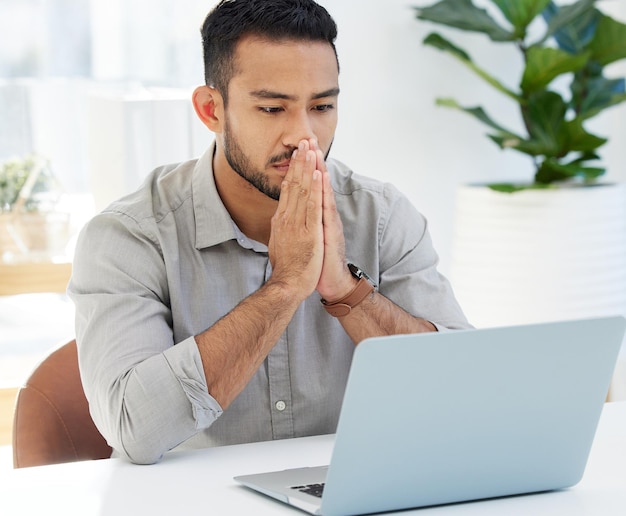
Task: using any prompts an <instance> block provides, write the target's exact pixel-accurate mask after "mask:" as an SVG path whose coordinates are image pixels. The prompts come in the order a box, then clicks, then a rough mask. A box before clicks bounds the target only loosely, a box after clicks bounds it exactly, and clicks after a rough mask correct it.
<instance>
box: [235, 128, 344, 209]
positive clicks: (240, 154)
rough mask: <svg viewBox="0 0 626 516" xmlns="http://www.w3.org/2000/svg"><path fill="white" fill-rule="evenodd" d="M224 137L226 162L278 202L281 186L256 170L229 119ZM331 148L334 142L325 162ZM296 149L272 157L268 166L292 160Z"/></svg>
mask: <svg viewBox="0 0 626 516" xmlns="http://www.w3.org/2000/svg"><path fill="white" fill-rule="evenodd" d="M223 137H224V156H225V157H226V161H227V162H228V164H229V165H230V168H232V169H233V170H234V171H235V172H236V173H237V174H239V175H240V176H241V177H242V178H243V179H245V180H246V181H247V182H248V183H250V184H251V185H252V186H254V187H255V188H256V189H257V190H258V191H259V192H261V193H262V194H264V195H267V196H268V197H269V198H270V199H274V200H275V201H277V200H278V199H279V198H280V185H279V186H275V185H272V184H271V183H270V181H269V178H268V177H267V174H266V173H265V172H263V171H261V170H255V169H254V165H252V162H251V161H250V159H249V158H248V156H246V154H245V153H244V151H243V149H242V148H241V145H239V141H238V140H237V138H236V137H235V135H234V133H233V132H232V131H231V130H230V124H229V123H228V118H226V121H225V123H224V135H223ZM330 147H332V142H331V145H330V146H329V147H328V151H327V152H326V154H325V155H324V160H326V158H328V154H329V153H330ZM296 148H297V147H294V148H293V149H291V150H289V151H286V152H284V153H283V154H281V155H280V156H273V157H271V158H270V159H269V161H268V162H267V166H270V165H273V164H274V163H280V162H281V161H285V160H288V159H290V158H291V156H292V154H293V151H294V150H295V149H296Z"/></svg>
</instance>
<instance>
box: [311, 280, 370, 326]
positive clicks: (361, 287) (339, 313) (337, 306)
mask: <svg viewBox="0 0 626 516" xmlns="http://www.w3.org/2000/svg"><path fill="white" fill-rule="evenodd" d="M373 291H374V285H372V284H371V283H370V282H369V281H367V279H365V278H361V279H360V280H359V282H358V283H357V284H356V287H354V288H353V289H352V291H351V292H350V293H349V294H348V295H346V296H344V297H342V298H341V299H339V300H338V301H335V302H334V303H329V302H328V301H326V300H325V299H322V305H324V308H325V309H326V311H327V312H328V313H329V314H330V315H332V316H333V317H344V316H346V315H348V314H349V313H350V312H351V311H352V309H353V308H354V307H355V306H357V305H358V304H359V303H360V302H361V301H363V300H364V299H365V298H366V297H367V296H369V295H370V294H371V293H372V292H373Z"/></svg>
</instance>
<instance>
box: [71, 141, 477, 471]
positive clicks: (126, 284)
mask: <svg viewBox="0 0 626 516" xmlns="http://www.w3.org/2000/svg"><path fill="white" fill-rule="evenodd" d="M213 152H214V148H213V147H212V148H211V149H209V150H208V151H207V153H205V154H204V155H203V156H202V157H201V158H200V159H199V160H194V161H189V162H186V163H182V164H179V165H172V166H166V167H162V168H159V169H157V170H155V171H154V172H153V173H152V174H151V175H150V176H149V177H148V178H147V179H146V181H145V182H144V184H143V186H142V187H141V188H140V189H139V190H138V191H137V192H135V193H133V194H131V195H129V196H127V197H125V198H123V199H121V200H119V201H117V202H115V203H113V204H112V205H111V206H109V207H108V208H107V209H106V210H105V211H104V212H102V213H101V214H99V215H97V216H96V217H94V218H93V219H92V220H91V221H90V222H89V223H88V224H87V225H86V226H85V228H84V229H83V231H82V233H81V235H80V238H79V240H78V245H77V249H76V254H75V258H74V268H73V276H72V280H71V282H70V285H69V289H68V293H69V295H70V297H71V298H72V300H73V301H74V303H75V305H76V336H77V342H78V347H79V361H80V368H81V374H82V379H83V384H84V388H85V393H86V395H87V398H88V399H89V403H90V408H91V412H92V416H93V419H94V421H95V422H96V425H97V426H98V428H99V429H100V431H101V432H102V434H103V435H104V436H105V437H106V438H107V440H108V442H109V444H110V445H111V446H112V447H113V448H114V450H115V454H116V455H123V456H127V457H128V458H130V459H131V460H132V461H135V462H146V463H149V462H154V461H157V460H158V459H159V458H160V457H161V455H162V454H163V453H164V452H165V451H167V450H170V449H172V448H175V447H177V446H178V447H181V448H190V447H196V448H197V447H206V446H215V445H224V444H234V443H242V442H252V441H260V440H270V439H283V438H290V437H299V436H306V435H314V434H323V433H332V432H334V431H335V427H336V424H337V420H338V416H339V410H340V406H341V401H342V398H343V393H344V388H345V384H346V380H347V375H348V371H349V368H350V362H351V359H352V354H353V351H354V343H353V342H352V341H351V340H350V338H349V337H348V335H347V334H346V333H345V331H344V330H343V328H342V326H341V324H340V323H339V321H338V320H337V319H335V318H333V317H331V316H330V315H328V314H327V313H326V311H325V310H324V309H323V307H322V305H321V303H320V299H319V295H318V294H317V293H313V294H312V295H311V296H310V297H309V298H308V299H306V300H305V301H304V302H303V303H302V305H301V306H300V307H299V309H298V310H297V312H296V313H295V315H294V317H293V319H292V320H291V322H290V323H289V326H288V327H287V329H286V331H285V332H284V334H283V335H282V336H281V337H280V339H279V341H278V342H277V343H276V345H275V346H274V348H273V349H272V351H271V352H270V354H269V356H268V357H267V359H266V360H265V362H264V363H263V365H262V366H261V367H260V368H259V370H258V371H257V372H256V374H255V376H254V377H253V378H252V380H251V381H250V383H249V384H248V385H247V387H246V388H245V389H244V391H243V392H242V393H241V394H240V395H239V396H238V397H237V398H236V400H235V401H234V402H233V403H232V404H231V405H230V406H229V408H228V410H226V411H222V409H221V407H220V406H219V404H218V403H217V402H216V401H215V400H214V399H213V398H212V397H211V395H210V393H209V392H208V390H207V383H206V379H205V377H204V372H203V368H202V362H201V359H200V355H199V351H198V348H197V345H196V342H195V339H194V335H197V334H199V333H201V332H203V331H204V330H206V329H207V328H209V327H211V326H212V325H213V324H214V323H215V322H216V321H218V320H219V319H220V318H221V317H223V316H224V315H226V314H227V313H228V312H229V311H230V310H232V309H233V308H234V307H235V306H236V305H237V304H238V303H239V302H241V301H242V300H243V299H244V298H246V297H247V296H249V295H250V294H252V293H253V292H255V291H256V290H258V289H259V287H261V285H263V284H264V283H265V282H266V281H267V279H268V278H269V277H270V276H271V274H272V268H271V265H270V262H269V259H268V253H267V247H266V246H265V245H263V244H261V243H259V242H255V241H253V240H250V239H249V238H247V237H246V236H245V235H244V234H243V233H241V231H239V229H238V228H237V227H236V225H235V224H234V222H233V220H232V219H231V217H230V216H229V214H228V212H227V211H226V209H225V207H224V205H223V204H222V202H221V199H220V197H219V195H218V192H217V189H216V186H215V182H214V178H213V169H212V157H213ZM328 168H329V171H330V174H331V177H332V183H333V188H334V190H335V196H336V202H337V208H338V210H339V213H340V215H341V218H342V221H343V225H344V232H345V240H346V254H347V258H348V260H349V261H351V262H353V263H355V264H357V265H358V266H359V267H360V268H362V269H363V270H364V271H366V272H367V273H368V274H369V275H370V276H371V277H372V278H374V279H375V281H377V283H378V285H379V290H380V292H381V294H383V295H384V296H386V297H388V298H389V299H391V300H392V301H393V302H395V303H396V304H398V305H399V306H401V307H403V308H404V309H405V310H407V311H408V312H410V313H411V314H413V315H415V316H419V317H422V318H424V319H427V320H429V321H431V322H433V323H434V324H435V325H436V326H437V327H438V328H439V329H446V328H449V329H454V328H466V327H468V326H469V325H468V323H467V321H466V319H465V317H464V315H463V313H462V311H461V309H460V308H459V306H458V304H457V302H456V300H455V298H454V296H453V293H452V291H451V288H450V286H449V284H448V282H447V280H446V279H445V278H443V277H442V276H441V275H440V274H439V273H438V272H437V270H436V265H437V255H436V253H435V251H434V250H433V247H432V244H431V240H430V237H429V235H428V232H427V227H426V221H425V219H424V218H423V217H422V216H421V215H420V214H419V213H418V212H417V211H416V210H415V208H414V207H413V206H412V205H411V203H410V202H409V201H408V200H407V199H406V197H404V196H403V195H402V194H400V193H399V192H398V190H397V189H395V188H394V187H393V186H391V185H389V184H383V183H380V182H378V181H375V180H372V179H368V178H365V177H362V176H358V175H356V174H353V173H352V172H351V171H350V170H349V169H348V168H347V167H346V166H344V165H342V164H340V163H339V162H337V161H334V160H332V159H330V160H328ZM268 310H271V307H268ZM372 417H384V416H381V415H380V413H378V412H377V409H376V407H372Z"/></svg>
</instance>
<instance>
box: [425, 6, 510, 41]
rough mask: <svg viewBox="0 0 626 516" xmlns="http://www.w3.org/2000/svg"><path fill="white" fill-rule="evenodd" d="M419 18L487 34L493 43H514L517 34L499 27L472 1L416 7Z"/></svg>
mask: <svg viewBox="0 0 626 516" xmlns="http://www.w3.org/2000/svg"><path fill="white" fill-rule="evenodd" d="M414 9H415V10H416V11H417V18H419V19H420V20H426V21H430V22H433V23H438V24H440V25H446V26H448V27H454V28H455V29H461V30H466V31H471V32H480V33H482V34H486V35H487V36H489V38H491V39H492V40H493V41H514V40H515V34H513V33H512V32H509V31H507V30H506V29H504V28H502V27H501V26H500V25H498V24H497V23H496V22H495V21H494V19H493V18H492V17H491V16H489V14H488V13H487V11H486V10H485V9H479V8H478V7H476V6H475V5H474V4H473V3H472V1H471V0H441V1H440V2H437V3H436V4H433V5H431V6H429V7H415V8H414Z"/></svg>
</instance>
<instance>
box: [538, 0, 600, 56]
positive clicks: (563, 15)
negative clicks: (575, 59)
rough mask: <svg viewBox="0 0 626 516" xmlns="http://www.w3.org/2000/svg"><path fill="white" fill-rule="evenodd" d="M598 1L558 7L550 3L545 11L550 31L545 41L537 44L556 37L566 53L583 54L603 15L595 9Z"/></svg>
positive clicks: (587, 0)
mask: <svg viewBox="0 0 626 516" xmlns="http://www.w3.org/2000/svg"><path fill="white" fill-rule="evenodd" d="M595 2H596V0H579V1H578V2H576V3H573V4H570V5H564V6H562V7H557V6H556V5H555V4H554V2H549V5H548V7H547V8H546V9H545V10H544V11H543V17H544V19H545V20H546V21H547V22H548V29H547V31H546V34H545V36H544V37H543V39H542V40H541V41H540V42H539V43H537V44H538V45H542V44H544V43H545V42H546V41H547V40H548V38H550V37H552V36H554V39H556V41H557V43H558V45H559V47H560V48H561V49H562V50H565V51H566V52H569V53H571V54H575V53H578V52H581V51H582V50H583V49H584V47H586V46H587V44H588V43H589V42H590V41H591V39H592V38H593V36H594V34H595V31H596V25H597V23H598V21H599V19H600V17H601V16H602V14H601V13H600V12H599V11H598V10H597V9H595V8H594V4H595Z"/></svg>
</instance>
